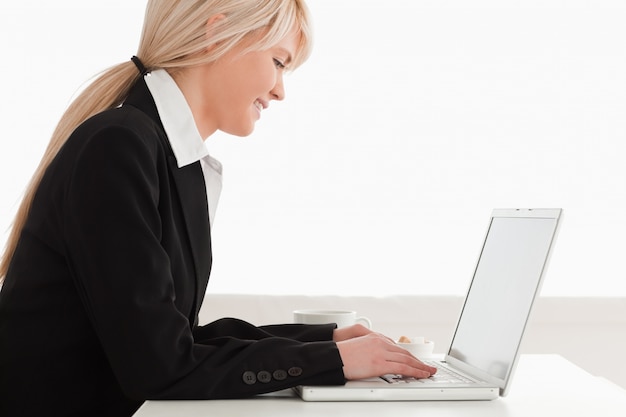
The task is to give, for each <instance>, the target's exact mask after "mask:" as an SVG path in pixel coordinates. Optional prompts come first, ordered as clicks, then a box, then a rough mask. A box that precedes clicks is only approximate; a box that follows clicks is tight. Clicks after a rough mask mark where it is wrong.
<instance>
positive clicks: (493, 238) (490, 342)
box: [450, 217, 556, 379]
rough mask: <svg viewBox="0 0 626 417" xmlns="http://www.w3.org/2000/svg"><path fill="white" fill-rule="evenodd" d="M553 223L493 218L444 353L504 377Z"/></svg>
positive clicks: (524, 318) (549, 240)
mask: <svg viewBox="0 0 626 417" xmlns="http://www.w3.org/2000/svg"><path fill="white" fill-rule="evenodd" d="M555 228H556V220H555V219H544V218H498V217H496V218H493V220H492V222H491V226H490V229H489V233H488V236H487V239H486V240H485V245H484V247H483V250H482V253H481V256H480V260H479V262H478V265H477V268H476V272H475V274H474V279H473V281H472V285H471V288H470V291H469V293H468V297H467V300H466V302H465V306H464V308H463V314H462V317H461V319H460V321H459V325H458V328H457V331H456V334H455V337H454V340H453V342H452V346H451V349H450V354H451V355H452V356H454V357H456V358H459V359H461V360H463V361H464V362H466V363H469V364H470V365H472V366H475V367H477V368H479V369H482V370H483V371H485V372H487V373H489V374H490V375H492V376H494V377H497V378H500V379H504V378H505V377H506V376H507V374H508V372H509V369H510V367H511V364H512V362H513V359H514V357H515V352H516V351H517V347H518V345H519V342H520V340H521V336H522V334H523V331H524V327H525V324H526V321H527V318H528V313H529V311H530V308H531V305H532V302H533V299H534V296H535V293H536V291H537V288H538V285H539V283H540V279H541V274H542V270H543V268H544V265H545V262H546V258H547V254H548V250H549V248H550V244H551V241H552V237H553V235H554V231H555Z"/></svg>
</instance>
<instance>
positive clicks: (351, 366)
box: [337, 331, 437, 379]
mask: <svg viewBox="0 0 626 417" xmlns="http://www.w3.org/2000/svg"><path fill="white" fill-rule="evenodd" d="M337 348H338V349H339V354H340V355H341V360H342V361H343V373H344V376H345V377H346V379H363V378H370V377H375V376H381V375H385V374H399V375H403V376H408V377H413V378H428V377H430V376H431V375H433V374H434V373H436V372H437V369H436V368H433V367H431V366H428V365H425V364H424V363H422V362H421V361H420V360H418V359H417V358H416V357H415V356H413V355H411V354H410V353H409V352H408V351H406V350H405V349H402V348H401V347H399V346H398V345H396V344H395V343H394V342H393V340H391V339H389V338H388V337H386V336H383V335H381V334H378V333H373V332H371V331H370V333H368V334H366V335H364V336H360V337H354V338H351V339H348V340H343V341H340V342H337Z"/></svg>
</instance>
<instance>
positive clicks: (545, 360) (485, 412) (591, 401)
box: [135, 355, 626, 417]
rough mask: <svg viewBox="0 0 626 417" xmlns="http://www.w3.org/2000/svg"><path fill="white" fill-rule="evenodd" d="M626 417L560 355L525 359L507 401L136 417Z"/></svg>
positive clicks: (164, 410)
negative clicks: (323, 416) (393, 415)
mask: <svg viewBox="0 0 626 417" xmlns="http://www.w3.org/2000/svg"><path fill="white" fill-rule="evenodd" d="M389 414H395V415H401V416H403V417H405V416H425V415H427V416H434V417H437V416H455V417H456V416H459V415H463V416H469V417H471V416H476V417H478V416H480V417H490V416H497V417H518V416H519V417H522V416H524V417H527V416H535V417H541V416H550V417H553V416H561V415H566V416H568V417H577V416H581V417H583V416H584V417H589V416H590V415H597V416H601V417H618V416H619V417H624V416H626V390H624V389H622V388H620V387H618V386H617V385H615V384H613V383H611V382H609V381H607V380H605V379H603V378H598V377H595V376H593V375H591V374H589V373H587V372H586V371H584V370H582V369H581V368H579V367H577V366H576V365H574V364H572V363H571V362H569V361H567V360H566V359H564V358H563V357H561V356H558V355H522V357H521V358H520V361H519V365H518V368H517V371H516V374H515V377H514V380H513V385H512V386H511V392H510V394H509V395H508V396H507V397H504V398H499V399H497V400H494V401H459V402H449V401H445V402H342V403H338V402H332V403H330V402H328V403H311V402H305V401H302V400H300V399H299V398H296V397H294V396H293V395H292V394H291V391H283V392H281V393H278V394H277V395H276V396H263V397H257V398H252V399H246V400H212V401H147V402H146V403H145V404H144V405H143V406H142V407H141V408H140V409H139V410H138V411H137V413H136V414H135V417H165V416H173V415H176V416H194V417H196V416H197V417H200V416H229V417H239V416H242V417H243V416H246V417H248V416H255V417H264V416H272V417H281V416H286V417H287V416H288V417H293V416H298V417H308V416H317V417H318V416H322V415H341V416H347V417H350V416H358V417H363V416H369V415H389Z"/></svg>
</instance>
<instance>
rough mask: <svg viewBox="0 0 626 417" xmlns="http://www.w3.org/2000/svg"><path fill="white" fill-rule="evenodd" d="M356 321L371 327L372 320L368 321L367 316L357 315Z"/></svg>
mask: <svg viewBox="0 0 626 417" xmlns="http://www.w3.org/2000/svg"><path fill="white" fill-rule="evenodd" d="M355 322H356V323H361V324H362V325H364V326H365V327H367V328H368V329H371V328H372V322H371V321H370V319H368V318H367V317H364V316H361V317H357V318H356V320H355Z"/></svg>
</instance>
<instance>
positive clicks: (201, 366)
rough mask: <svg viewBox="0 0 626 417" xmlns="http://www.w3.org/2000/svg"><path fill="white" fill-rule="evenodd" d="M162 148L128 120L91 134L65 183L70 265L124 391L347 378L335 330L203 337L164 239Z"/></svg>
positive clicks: (208, 333)
mask: <svg viewBox="0 0 626 417" xmlns="http://www.w3.org/2000/svg"><path fill="white" fill-rule="evenodd" d="M159 152H160V151H159V146H158V145H155V144H154V143H152V142H149V141H147V140H146V139H145V138H142V136H141V135H138V134H136V133H134V132H133V131H131V130H129V129H127V128H121V127H119V128H116V127H109V128H106V129H103V130H101V131H99V132H98V133H97V134H95V135H93V136H91V137H90V138H89V139H88V140H87V141H86V145H85V146H84V147H83V149H82V151H81V152H80V154H79V155H78V156H77V158H76V162H75V164H74V168H73V173H72V176H71V180H70V181H69V182H68V184H67V187H66V190H65V199H64V200H65V204H64V206H65V208H64V210H65V212H64V240H65V242H66V245H67V253H68V263H69V267H70V269H71V271H72V275H73V279H74V281H75V285H76V288H77V290H78V293H79V295H80V297H81V301H82V303H83V305H84V307H85V311H86V313H87V314H88V316H89V319H90V321H91V323H92V325H93V328H94V330H95V332H96V333H97V335H98V338H99V340H100V342H101V346H102V349H103V352H104V354H105V356H106V358H107V360H108V362H109V363H110V366H111V368H112V370H113V372H114V374H115V375H116V378H117V380H118V381H119V383H120V385H121V387H122V390H123V391H124V393H125V394H126V395H127V396H128V397H129V398H133V399H139V400H145V399H211V398H242V397H248V396H252V395H256V394H260V393H265V392H271V391H275V390H280V389H284V388H288V387H291V386H295V385H298V384H303V383H306V384H342V383H344V376H343V372H342V362H341V358H340V356H339V352H338V349H337V346H336V344H335V343H333V342H332V341H331V340H330V338H329V337H327V336H328V334H329V332H330V329H325V330H321V329H309V330H306V329H303V331H302V332H300V334H301V335H302V337H301V339H302V340H296V339H295V338H286V337H283V336H284V335H285V331H279V330H276V331H275V332H274V333H272V332H271V331H269V330H271V329H267V330H264V329H262V328H255V327H254V326H252V325H250V324H248V323H245V322H241V321H238V320H233V319H227V320H222V321H218V322H216V323H214V324H212V325H210V326H206V328H203V329H198V332H197V333H198V334H197V337H198V338H200V339H199V340H196V339H195V338H194V334H193V333H192V329H191V325H190V323H189V320H188V318H187V317H186V315H185V314H184V313H183V312H181V311H179V310H178V309H177V307H176V304H175V300H176V294H175V291H174V284H173V279H174V278H173V276H172V275H171V272H170V268H169V258H168V254H167V253H166V252H165V251H164V249H163V247H162V246H161V245H160V238H161V234H162V230H161V219H160V215H159V205H160V204H165V203H164V202H162V201H160V193H159V185H160V181H161V180H162V173H160V172H159V170H158V169H157V167H158V160H159V158H162V155H161V156H160V154H159ZM296 333H297V332H296ZM307 333H308V334H309V335H310V336H305V335H306V334H307ZM315 333H316V334H317V335H315V336H313V334H315ZM321 333H324V334H321ZM331 333H332V332H331ZM320 339H323V340H320Z"/></svg>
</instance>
